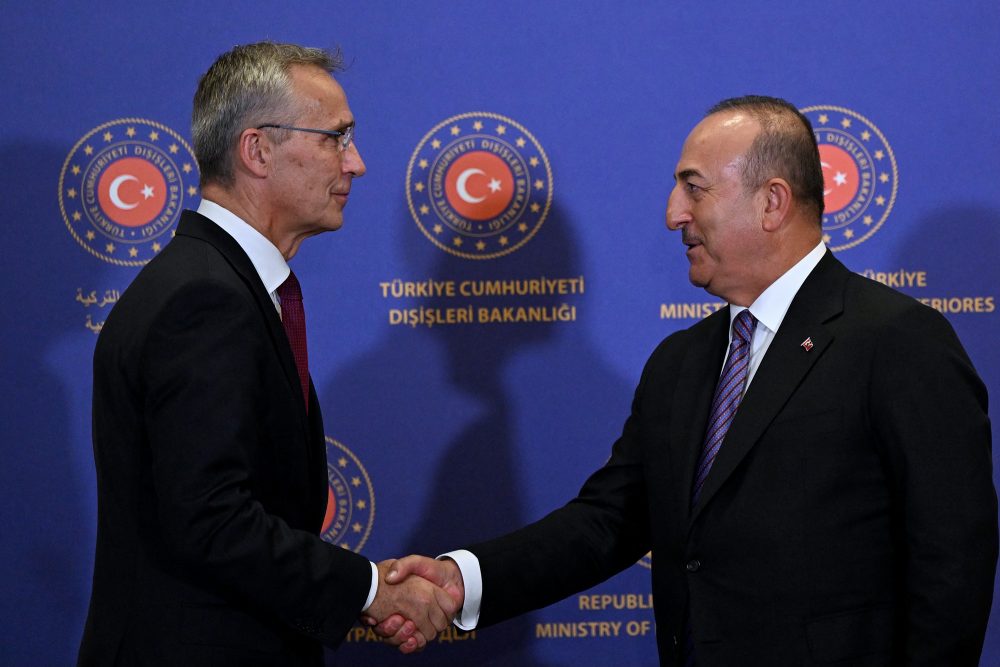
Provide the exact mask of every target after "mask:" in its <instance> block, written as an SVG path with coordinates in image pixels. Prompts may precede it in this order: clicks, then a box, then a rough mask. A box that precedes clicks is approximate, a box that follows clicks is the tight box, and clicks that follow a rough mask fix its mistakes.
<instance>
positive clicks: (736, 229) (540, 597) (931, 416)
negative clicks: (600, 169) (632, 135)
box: [379, 96, 997, 667]
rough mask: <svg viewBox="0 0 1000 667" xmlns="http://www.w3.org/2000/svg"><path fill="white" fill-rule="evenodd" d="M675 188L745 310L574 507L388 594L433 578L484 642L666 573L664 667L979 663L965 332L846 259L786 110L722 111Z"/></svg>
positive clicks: (985, 510)
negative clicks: (493, 629)
mask: <svg viewBox="0 0 1000 667" xmlns="http://www.w3.org/2000/svg"><path fill="white" fill-rule="evenodd" d="M675 179H676V185H675V187H674V189H673V192H672V193H671V195H670V200H669V203H668V206H667V226H668V227H669V228H670V229H671V230H674V231H680V232H681V240H682V242H683V243H684V245H685V246H686V247H687V258H688V260H689V262H690V278H691V281H692V282H693V283H694V284H696V285H699V286H701V287H703V288H705V290H707V291H708V292H709V293H711V294H714V295H716V296H719V297H721V298H722V299H725V300H726V301H727V302H728V304H729V306H728V307H727V308H724V309H722V310H720V311H719V312H717V313H716V314H714V315H712V316H711V317H708V318H706V319H705V320H703V321H701V322H699V323H698V324H696V325H694V326H693V327H691V328H689V329H687V330H684V331H679V332H677V333H675V334H673V335H671V336H669V337H668V338H667V339H666V340H664V341H663V342H662V343H661V344H660V345H659V347H657V349H656V350H655V351H654V352H653V355H652V356H651V357H650V359H649V361H648V363H647V364H646V367H645V370H644V371H643V374H642V378H641V380H640V382H639V386H638V388H637V390H636V393H635V399H634V402H633V404H632V413H631V416H630V417H629V418H628V420H627V421H626V423H625V427H624V430H623V432H622V436H621V438H620V439H619V440H618V441H617V442H616V443H615V444H614V447H613V449H612V453H611V457H610V459H609V461H608V462H607V464H606V465H605V466H604V467H602V468H601V469H600V470H598V471H597V472H595V473H594V474H593V475H592V476H591V477H590V479H588V480H587V482H586V483H585V484H584V486H583V488H582V490H581V491H580V494H579V495H578V496H577V497H576V498H575V499H574V500H572V501H571V502H569V503H568V504H567V505H566V506H564V507H563V508H561V509H559V510H556V511H555V512H553V513H552V514H550V515H548V516H547V517H545V518H543V519H542V520H540V521H538V522H537V523H535V524H532V525H530V526H528V527H526V528H523V529H521V530H519V531H516V532H514V533H512V534H510V535H507V536H504V537H501V538H499V539H496V540H492V541H489V542H486V543H483V544H478V545H474V546H471V547H469V549H468V550H464V551H459V552H454V553H452V554H448V556H449V557H448V558H442V559H439V560H436V561H433V560H429V559H425V558H421V557H416V556H414V557H409V558H407V559H404V560H402V561H399V562H398V563H397V564H396V567H395V571H390V574H389V577H388V580H389V581H409V579H408V578H407V576H408V575H410V574H417V575H421V576H425V577H429V578H431V579H433V580H434V581H436V582H437V583H439V584H440V585H442V586H444V587H446V588H447V589H448V590H450V591H451V592H452V593H454V594H455V595H456V596H457V597H464V608H463V610H462V616H461V618H460V620H459V624H460V625H461V626H463V627H465V628H472V627H476V625H477V623H478V626H480V627H481V626H484V625H488V624H492V623H496V622H498V621H502V620H504V619H506V618H509V617H511V616H514V615H516V614H520V613H523V612H525V611H528V610H530V609H534V608H537V607H540V606H543V605H547V604H550V603H552V602H554V601H556V600H559V599H561V598H563V597H566V596H568V595H570V594H572V593H575V592H577V591H580V590H582V589H585V588H588V587H590V586H592V585H594V584H596V583H598V582H600V581H602V580H604V579H606V578H608V577H609V576H611V575H613V574H615V573H616V572H618V571H620V570H622V569H624V568H626V567H628V566H629V565H631V564H632V563H634V562H635V561H636V559H637V558H639V557H640V556H641V555H642V554H644V553H646V552H647V550H651V551H652V558H653V570H652V577H653V591H654V598H655V615H656V625H657V643H658V647H659V655H660V662H661V664H663V665H684V664H687V665H690V664H698V665H699V666H700V667H716V666H718V667H733V666H734V665H740V666H747V665H760V666H765V665H766V666H768V667H777V666H780V667H786V666H791V665H796V666H797V665H821V664H822V665H826V664H838V665H852V666H871V667H885V666H887V665H940V666H943V665H948V666H952V667H954V666H959V665H969V666H972V665H976V664H978V660H979V655H980V652H981V650H982V642H983V637H984V633H985V629H986V622H987V618H988V616H989V610H990V604H991V599H992V591H993V577H994V571H995V567H996V557H997V501H996V495H995V492H994V488H993V483H992V465H991V461H990V448H991V436H990V424H989V420H988V417H987V414H986V410H987V396H986V389H985V387H984V385H983V383H982V382H981V381H980V379H979V377H978V376H977V375H976V372H975V370H974V369H973V366H972V364H971V362H970V360H969V359H968V357H967V356H966V354H965V352H964V350H963V349H962V346H961V344H960V343H959V341H958V339H957V338H956V337H955V334H954V332H953V330H952V328H951V327H950V326H949V324H948V323H947V321H946V320H945V319H944V317H942V316H941V315H940V314H939V313H937V312H936V311H934V310H931V309H930V308H927V307H925V306H923V305H921V304H919V303H918V302H916V301H915V300H913V299H911V298H909V297H906V296H904V295H901V294H899V293H897V292H894V291H892V290H890V289H888V288H886V287H884V286H882V285H879V284H877V283H874V282H871V281H868V280H866V279H864V278H862V277H860V276H858V275H855V274H854V273H852V272H850V271H849V270H847V269H846V268H845V267H844V266H843V265H842V264H841V263H840V262H839V261H837V260H836V259H835V258H834V257H833V255H832V254H830V252H829V251H828V250H826V248H825V247H824V246H823V243H822V240H821V236H822V229H821V219H822V213H823V177H822V171H821V167H820V162H819V154H818V150H817V146H816V141H815V138H814V135H813V131H812V128H811V127H810V125H809V121H808V120H807V119H806V118H805V117H803V116H802V114H800V113H799V112H798V111H797V110H796V109H795V107H793V106H792V105H790V104H788V103H787V102H785V101H783V100H779V99H775V98H765V97H757V96H752V97H744V98H737V99H732V100H726V101H724V102H722V103H720V104H718V105H716V106H715V107H713V108H712V109H711V110H710V112H709V114H708V115H707V116H706V117H705V118H704V119H703V120H702V121H701V123H699V124H698V126H697V127H695V129H694V130H693V131H692V133H691V134H690V135H689V137H688V139H687V141H686V142H685V144H684V148H683V152H682V154H681V157H680V161H679V163H678V165H677V170H676V172H675ZM456 564H457V565H456ZM411 578H412V577H411ZM397 628H399V619H396V618H390V619H388V620H387V621H385V622H383V623H382V624H381V625H380V626H379V631H380V632H381V633H383V634H384V635H386V636H389V638H390V641H391V642H398V641H400V640H401V639H402V638H403V637H404V636H406V634H407V632H408V629H407V630H402V631H399V632H397ZM394 633H395V634H394Z"/></svg>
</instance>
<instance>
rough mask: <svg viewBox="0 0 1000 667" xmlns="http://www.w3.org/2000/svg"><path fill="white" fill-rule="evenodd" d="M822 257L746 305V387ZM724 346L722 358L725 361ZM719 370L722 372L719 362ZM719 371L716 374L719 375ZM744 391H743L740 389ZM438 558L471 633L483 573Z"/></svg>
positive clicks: (816, 251)
mask: <svg viewBox="0 0 1000 667" xmlns="http://www.w3.org/2000/svg"><path fill="white" fill-rule="evenodd" d="M824 254H826V246H825V245H824V244H823V242H822V241H820V243H819V245H817V246H816V247H815V248H813V249H812V250H810V251H809V254H807V255H806V256H805V257H803V258H802V259H800V260H799V261H798V262H797V263H796V264H795V265H794V266H793V267H792V268H790V269H788V271H786V272H785V273H784V274H782V276H781V277H780V278H778V279H777V280H775V281H774V282H773V283H771V284H770V285H769V286H768V288H767V289H766V290H764V291H763V292H762V293H761V295H760V296H758V297H757V300H756V301H754V302H753V303H752V304H750V313H751V314H752V315H753V316H754V317H755V318H757V327H756V328H755V329H754V334H753V341H752V344H751V345H750V369H749V371H748V375H747V386H748V387H749V386H750V381H751V380H753V376H754V373H756V372H757V368H758V367H759V366H760V362H761V360H762V359H763V358H764V353H765V352H767V348H768V347H769V346H770V345H771V341H772V340H774V334H776V333H777V332H778V327H780V326H781V322H782V320H784V319H785V313H787V312H788V307H789V306H791V305H792V299H794V298H795V295H796V294H798V292H799V288H801V287H802V283H804V282H805V281H806V278H807V277H809V274H810V273H812V270H813V269H815V268H816V265H817V264H819V261H820V260H821V259H822V258H823V255H824ZM744 310H746V307H744V306H733V305H732V304H730V306H729V341H730V342H732V338H733V320H735V319H736V316H737V315H739V314H740V313H741V312H743V311H744ZM728 355H729V352H728V346H727V352H726V356H727V357H728ZM722 368H725V360H723V365H722ZM722 368H720V369H719V374H720V375H721V374H722ZM744 391H746V389H745V388H744ZM438 558H450V559H452V560H453V561H455V563H456V564H457V565H458V569H459V570H461V571H462V581H463V582H464V585H465V605H464V606H463V607H462V613H461V614H460V615H459V616H458V618H456V619H455V625H457V626H458V627H459V628H461V629H462V630H475V629H476V625H477V624H478V623H479V608H480V606H481V605H482V600H483V573H482V569H481V568H480V567H479V559H478V558H476V555H475V554H473V553H472V552H471V551H466V550H465V549H460V550H458V551H451V552H449V553H446V554H443V555H441V556H439V557H438Z"/></svg>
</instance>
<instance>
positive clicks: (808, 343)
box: [799, 338, 813, 352]
mask: <svg viewBox="0 0 1000 667" xmlns="http://www.w3.org/2000/svg"><path fill="white" fill-rule="evenodd" d="M799 345H801V346H802V349H803V350H805V351H806V352H808V351H809V350H811V349H813V339H812V338H806V339H805V340H804V341H802V342H801V343H799Z"/></svg>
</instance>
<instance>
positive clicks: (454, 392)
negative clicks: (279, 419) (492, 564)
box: [321, 207, 653, 667]
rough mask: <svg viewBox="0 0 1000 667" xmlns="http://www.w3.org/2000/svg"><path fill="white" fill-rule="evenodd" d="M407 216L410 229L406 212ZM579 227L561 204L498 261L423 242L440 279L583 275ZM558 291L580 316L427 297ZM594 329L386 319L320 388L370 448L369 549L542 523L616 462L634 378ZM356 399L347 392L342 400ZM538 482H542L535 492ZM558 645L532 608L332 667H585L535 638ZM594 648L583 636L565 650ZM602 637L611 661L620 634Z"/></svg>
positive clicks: (413, 271) (343, 425) (362, 647)
mask: <svg viewBox="0 0 1000 667" xmlns="http://www.w3.org/2000/svg"><path fill="white" fill-rule="evenodd" d="M404 215H405V213H401V217H403V216H404ZM406 224H407V225H412V223H411V222H410V221H409V220H408V218H407V220H406ZM404 229H405V228H404ZM570 229H571V227H570V225H569V224H568V222H567V220H565V219H564V217H563V215H562V214H561V212H560V211H559V209H558V208H557V207H553V209H552V210H551V211H550V216H549V218H548V219H547V220H546V221H545V223H544V225H543V227H542V228H541V230H540V231H539V233H538V234H537V236H536V238H534V239H532V240H531V241H530V242H529V243H527V244H526V245H525V246H524V247H522V248H520V249H519V250H517V251H516V252H515V253H513V254H511V255H508V256H506V257H502V258H498V259H495V260H489V261H474V260H467V259H463V258H460V257H455V256H453V255H451V254H448V253H445V252H442V251H439V250H437V249H436V248H434V247H433V246H431V244H429V243H426V242H425V241H423V239H419V240H417V242H418V243H420V242H422V243H423V244H424V245H425V246H426V248H421V250H422V251H423V252H425V253H426V252H434V253H436V256H435V259H434V260H433V268H432V269H431V276H432V277H433V278H434V279H435V280H439V281H440V280H454V281H456V282H458V281H461V280H493V279H498V278H502V279H517V278H537V277H539V276H542V275H544V276H546V277H549V278H565V277H577V276H580V275H581V274H585V273H586V271H585V270H584V267H582V266H581V262H580V260H579V258H578V256H577V254H578V253H577V247H576V246H577V244H576V243H575V240H574V239H573V238H572V236H571V234H570ZM409 240H410V237H409V236H408V237H407V238H406V241H407V242H408V241H409ZM401 255H402V256H403V257H406V258H408V265H407V266H403V267H400V269H399V274H400V275H405V276H414V278H413V279H419V278H420V277H421V276H420V273H419V272H420V271H422V270H426V269H423V268H422V266H427V263H426V262H424V263H423V264H422V265H421V263H420V259H419V258H420V252H419V251H407V252H403V253H401ZM431 276H426V275H424V276H422V277H423V278H427V277H431ZM561 302H566V303H571V304H572V305H576V306H577V311H578V315H577V317H578V320H579V319H580V314H579V311H582V310H584V309H586V294H584V295H576V296H544V297H538V296H535V297H489V298H479V299H476V298H461V297H459V298H447V297H440V298H428V299H426V300H424V301H422V302H420V303H417V304H415V305H417V306H421V305H422V306H427V307H430V308H448V307H455V306H461V305H465V304H466V303H472V304H473V306H474V309H478V308H480V307H492V306H504V305H506V306H519V305H523V306H531V305H551V304H558V303H561ZM583 326H584V324H583V323H582V322H580V321H577V322H553V323H506V324H500V323H494V324H480V323H473V324H460V325H445V326H435V327H433V328H427V327H419V328H411V327H409V326H391V327H390V326H387V332H386V336H385V338H384V339H383V340H382V341H381V342H380V344H379V345H378V346H377V347H376V348H375V349H373V350H370V351H369V352H368V353H366V354H365V356H363V357H361V358H359V359H357V360H355V361H354V362H353V363H351V364H350V365H348V366H347V367H345V368H343V369H341V370H340V371H339V372H338V373H337V374H336V376H335V377H334V378H333V380H332V382H331V386H328V387H326V388H325V391H324V392H323V393H322V394H321V395H322V396H326V397H328V398H327V399H325V401H324V405H325V406H327V405H328V406H329V407H325V409H324V418H325V421H326V427H327V431H328V433H329V434H330V435H332V437H334V438H337V439H340V438H344V439H345V441H347V442H349V443H350V444H349V446H350V447H356V449H355V451H356V452H363V454H360V455H361V457H362V458H363V459H364V460H366V461H368V462H370V463H369V464H368V468H369V472H370V473H371V476H372V478H373V481H374V483H375V485H376V495H377V498H378V500H377V502H378V514H377V515H376V521H375V529H374V531H373V536H372V539H371V541H370V542H369V543H368V544H367V545H366V546H365V548H364V552H365V553H366V554H367V555H369V557H371V558H385V557H390V556H399V555H403V554H406V553H423V554H430V555H437V554H439V553H441V552H443V551H447V550H450V549H454V548H460V547H462V546H465V545H468V544H469V543H471V542H475V541H478V540H482V539H488V538H490V537H494V536H498V535H500V534H502V533H505V532H508V531H510V530H512V529H515V528H518V527H520V526H522V525H524V524H525V523H528V522H530V521H533V520H536V519H538V518H541V516H543V515H544V514H546V513H548V512H549V511H551V510H552V509H555V508H556V507H557V506H559V505H561V504H562V503H564V502H566V501H568V500H569V499H570V498H571V497H572V496H573V495H574V494H575V492H576V490H577V489H578V488H579V486H580V484H582V482H583V481H584V479H585V477H586V475H587V474H589V472H591V471H592V470H594V469H596V468H597V467H598V466H599V465H601V464H602V463H603V462H604V460H605V459H606V458H607V455H608V453H609V452H610V445H611V442H612V440H613V438H614V436H615V435H617V433H618V432H619V430H620V426H621V423H622V421H623V420H624V418H625V416H626V413H624V412H623V411H622V408H623V406H625V407H627V406H628V404H629V400H630V398H631V386H630V382H626V381H624V380H622V379H621V378H619V377H617V376H616V375H615V374H614V372H613V371H612V370H611V369H610V368H609V367H608V366H607V365H606V364H605V363H604V361H603V360H602V359H601V358H600V354H599V352H598V351H597V350H596V349H594V347H593V346H592V344H591V343H590V342H589V341H588V340H587V336H586V333H585V332H584V331H583ZM636 375H637V376H638V369H637V372H636ZM348 394H349V395H350V396H351V399H350V400H349V401H345V400H343V399H341V398H338V396H345V395H348ZM609 397H610V398H609ZM327 415H329V416H327ZM609 415H610V416H609ZM601 434H606V435H604V436H603V437H602V435H601ZM526 477H533V478H534V481H531V482H530V484H531V485H532V486H531V488H529V487H528V484H529V482H528V481H526ZM539 479H541V480H548V481H547V482H543V484H544V487H543V488H537V486H538V485H539V482H538V480H539ZM526 497H530V498H533V499H534V500H535V501H536V502H535V503H529V502H527V501H526ZM536 505H541V506H536ZM555 566H557V565H556V564H554V567H555ZM546 641H549V642H551V641H554V640H546V639H541V640H536V639H535V621H534V618H533V616H532V615H531V614H528V615H524V616H522V617H519V618H516V619H512V620H510V621H508V622H506V623H502V624H499V625H497V626H494V627H490V628H486V629H482V630H479V631H478V632H477V633H476V638H475V639H474V640H465V641H455V642H449V643H446V644H444V643H438V642H434V643H432V644H431V645H429V646H428V647H427V649H426V651H425V652H424V653H422V654H420V655H416V656H409V657H406V656H399V655H398V654H396V653H395V652H394V651H391V650H390V649H388V648H387V647H383V646H378V645H373V644H365V643H345V644H344V645H343V646H342V647H341V648H340V649H339V650H338V651H337V652H335V653H333V652H331V653H328V654H327V655H328V664H330V665H376V664H377V665H396V664H399V665H415V666H416V665H442V664H454V665H464V664H481V665H552V666H553V667H554V666H555V665H556V664H560V665H566V666H567V667H568V666H569V665H571V664H573V660H572V659H571V657H567V658H566V660H560V661H559V662H558V663H555V662H553V661H551V660H547V659H545V658H543V657H542V656H541V655H540V654H539V652H538V650H537V647H538V646H539V642H546ZM555 641H559V640H555ZM562 641H565V640H562ZM650 641H651V642H652V641H653V640H652V638H650ZM582 646H583V645H582V644H575V645H574V649H575V650H573V651H568V652H567V653H568V655H570V656H571V655H572V654H573V653H575V652H576V651H579V650H580V649H581V648H582ZM599 647H600V648H601V649H603V650H606V651H608V655H609V660H613V659H614V650H615V649H614V647H613V646H612V645H610V644H600V645H599ZM567 648H569V647H568V645H567Z"/></svg>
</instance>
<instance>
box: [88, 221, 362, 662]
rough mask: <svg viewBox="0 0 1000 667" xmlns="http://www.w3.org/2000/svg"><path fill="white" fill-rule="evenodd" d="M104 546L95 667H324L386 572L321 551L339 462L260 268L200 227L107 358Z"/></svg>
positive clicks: (115, 324)
mask: <svg viewBox="0 0 1000 667" xmlns="http://www.w3.org/2000/svg"><path fill="white" fill-rule="evenodd" d="M93 437H94V457H95V461H96V466H97V489H98V530H97V553H96V561H95V565H94V582H93V592H92V596H91V602H90V611H89V614H88V618H87V624H86V628H85V630H84V636H83V643H82V645H81V647H80V654H79V664H80V665H102V666H104V665H113V664H123V665H185V667H193V666H195V665H213V666H220V665H240V666H245V665H306V664H308V665H319V664H322V644H321V642H323V643H326V644H328V645H330V646H335V645H336V644H338V643H339V642H340V641H341V639H342V638H343V637H344V635H345V634H346V632H347V629H348V628H349V627H350V626H351V625H352V623H354V621H355V620H356V618H357V615H358V613H359V612H360V610H361V607H362V606H363V605H364V602H365V599H366V598H367V595H368V590H369V587H370V584H371V566H370V564H369V562H368V561H367V560H366V559H365V558H363V557H361V556H359V555H357V554H354V553H351V552H348V551H346V550H344V549H341V548H339V547H335V546H333V545H330V544H327V543H325V542H323V541H322V540H320V539H319V537H318V532H319V530H320V529H321V527H322V522H323V517H324V512H325V508H326V501H327V494H328V491H327V470H326V448H325V442H324V434H323V422H322V417H321V415H320V408H319V404H318V402H317V399H316V393H315V390H314V389H313V388H312V386H310V396H309V411H308V414H307V412H306V409H305V405H304V403H303V400H302V390H301V387H300V384H299V379H298V375H297V373H296V369H295V362H294V359H293V356H292V352H291V348H290V346H289V343H288V339H287V337H286V335H285V333H284V330H283V329H282V325H281V321H280V319H279V317H278V314H277V312H276V310H275V307H274V304H273V302H272V301H271V299H270V297H269V295H268V294H267V292H266V291H265V290H264V286H263V284H262V283H261V281H260V278H259V276H258V275H257V273H256V271H255V270H254V268H253V265H252V264H251V263H250V260H249V258H248V257H247V256H246V254H245V253H244V252H243V250H242V249H241V248H240V247H239V245H238V244H237V243H236V242H235V241H234V240H233V238H232V237H230V236H229V235H228V234H227V233H226V232H224V231H223V230H222V229H221V228H219V227H218V226H216V225H215V224H214V223H212V222H211V221H209V220H207V219H206V218H204V217H202V216H201V215H198V214H197V213H193V212H189V211H188V212H185V213H184V215H183V217H182V219H181V221H180V224H179V225H178V227H177V233H176V237H175V238H174V240H173V241H172V242H171V243H170V244H169V245H168V246H167V247H166V248H165V249H164V250H163V252H162V253H161V254H160V255H159V256H157V257H156V258H155V259H154V260H153V261H151V262H150V263H149V264H148V265H147V266H146V267H145V268H144V269H143V270H142V271H141V272H140V273H139V275H138V277H137V278H136V279H135V281H134V282H133V283H132V284H131V286H130V287H129V288H128V289H127V290H126V291H125V293H124V294H123V295H122V297H121V299H120V301H119V302H118V303H117V304H116V305H115V307H114V309H113V310H112V312H111V313H110V315H109V317H108V319H107V321H106V323H105V326H104V328H103V330H102V331H101V335H100V337H99V338H98V341H97V347H96V351H95V353H94V394H93Z"/></svg>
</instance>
